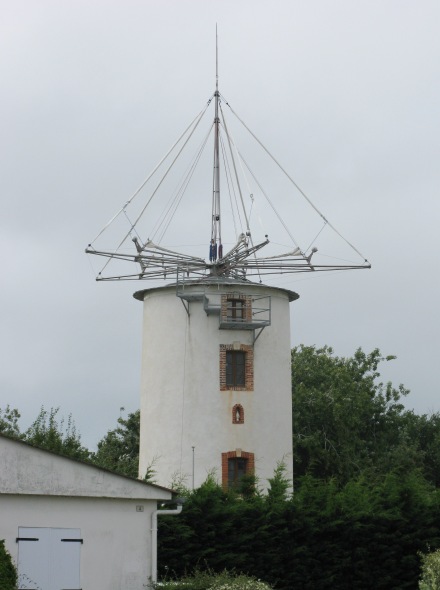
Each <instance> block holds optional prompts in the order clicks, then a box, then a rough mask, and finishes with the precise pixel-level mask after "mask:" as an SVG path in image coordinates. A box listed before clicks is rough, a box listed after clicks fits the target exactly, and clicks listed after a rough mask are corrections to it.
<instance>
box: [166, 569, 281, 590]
mask: <svg viewBox="0 0 440 590" xmlns="http://www.w3.org/2000/svg"><path fill="white" fill-rule="evenodd" d="M154 587H155V588H157V589H159V588H161V589H163V590H271V586H269V585H268V584H266V583H265V582H261V581H260V580H257V579H256V578H253V577H251V576H245V575H244V574H235V573H233V572H228V571H226V570H225V571H223V572H221V573H214V572H213V571H211V570H209V569H208V570H200V569H196V570H194V572H193V573H192V574H190V575H187V576H184V577H182V578H179V579H176V580H166V581H163V582H160V583H159V584H156V585H155V586H154Z"/></svg>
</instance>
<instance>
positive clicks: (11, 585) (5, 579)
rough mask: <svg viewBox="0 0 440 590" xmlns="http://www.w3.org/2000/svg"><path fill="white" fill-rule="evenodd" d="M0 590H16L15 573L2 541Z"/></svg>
mask: <svg viewBox="0 0 440 590" xmlns="http://www.w3.org/2000/svg"><path fill="white" fill-rule="evenodd" d="M0 588H1V589H2V590H15V588H17V572H16V570H15V567H14V564H13V563H12V558H11V555H10V554H9V552H8V551H6V548H5V542H4V541H0Z"/></svg>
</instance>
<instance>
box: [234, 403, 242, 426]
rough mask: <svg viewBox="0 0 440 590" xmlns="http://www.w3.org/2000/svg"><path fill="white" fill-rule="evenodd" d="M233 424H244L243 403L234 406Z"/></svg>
mask: <svg viewBox="0 0 440 590" xmlns="http://www.w3.org/2000/svg"><path fill="white" fill-rule="evenodd" d="M232 424H244V410H243V406H242V405H241V404H235V406H234V407H233V408H232Z"/></svg>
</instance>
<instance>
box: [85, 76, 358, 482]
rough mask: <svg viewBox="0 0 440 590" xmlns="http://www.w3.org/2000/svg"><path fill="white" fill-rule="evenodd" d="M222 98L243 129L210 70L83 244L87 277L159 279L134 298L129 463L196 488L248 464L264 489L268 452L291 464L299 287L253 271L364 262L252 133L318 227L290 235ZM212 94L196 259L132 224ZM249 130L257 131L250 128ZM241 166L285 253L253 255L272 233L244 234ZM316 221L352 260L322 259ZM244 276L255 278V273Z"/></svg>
mask: <svg viewBox="0 0 440 590" xmlns="http://www.w3.org/2000/svg"><path fill="white" fill-rule="evenodd" d="M222 103H225V104H226V105H227V106H228V107H229V108H230V110H231V112H232V113H233V114H234V115H235V116H236V117H237V119H238V120H239V121H240V122H241V123H242V124H243V126H244V127H245V128H246V129H247V131H249V132H250V130H249V129H248V128H247V126H246V125H245V124H244V123H243V121H242V120H241V119H240V118H239V117H238V116H237V115H236V113H235V112H234V111H233V110H232V108H231V107H230V105H229V103H227V102H226V101H225V100H224V99H223V97H222V96H221V94H220V92H219V89H218V68H217V69H216V89H215V92H214V94H213V95H212V97H211V98H210V100H209V101H208V103H207V105H206V106H205V108H204V109H203V110H202V111H201V113H199V114H198V115H197V116H196V118H195V119H194V120H193V121H192V123H191V124H190V125H189V126H188V128H187V129H186V130H185V132H184V133H183V134H182V135H181V136H180V138H179V139H178V140H177V141H176V143H175V144H174V145H173V147H172V148H171V149H170V151H169V152H168V154H167V155H166V156H165V157H164V158H163V159H162V160H161V162H160V163H159V164H158V166H156V168H155V169H154V170H153V172H152V173H151V174H150V175H149V176H148V178H147V179H146V180H145V181H144V182H143V183H142V185H141V186H140V187H139V189H138V190H137V191H135V193H134V194H133V195H132V196H131V198H130V199H129V200H128V201H127V202H126V203H125V205H124V206H123V207H122V209H121V210H120V211H119V212H118V213H117V214H116V215H115V216H114V217H113V218H112V219H111V220H110V222H109V223H108V224H107V225H106V226H105V227H104V229H103V230H102V231H101V232H100V233H99V234H98V235H97V236H96V238H95V240H94V241H93V242H92V243H91V244H89V246H88V247H87V249H86V252H87V253H89V254H93V255H97V256H104V257H105V258H107V261H106V263H105V264H104V267H103V268H102V270H101V271H100V272H99V273H98V275H97V280H100V281H106V280H107V281H109V280H113V281H114V280H116V281H118V280H149V281H159V280H161V281H162V282H163V283H164V284H162V285H161V286H157V284H155V285H154V286H152V287H150V288H146V289H142V290H138V291H136V292H135V294H134V297H135V298H136V299H137V300H139V301H142V302H143V318H144V319H143V351H142V377H141V404H140V408H141V438H140V465H139V473H140V476H141V477H143V476H144V475H145V473H146V471H147V470H148V469H153V470H154V471H155V474H156V481H157V483H159V484H162V485H170V483H171V482H172V481H176V479H177V480H181V481H183V482H184V483H185V484H186V485H188V486H191V485H192V486H195V487H197V486H199V485H200V484H201V483H202V482H203V481H204V480H205V479H206V477H207V475H208V474H209V473H213V474H215V475H216V477H217V479H218V481H219V482H221V484H222V485H223V486H224V487H230V486H235V485H237V484H238V483H239V482H240V480H241V478H242V477H243V475H245V474H251V473H253V474H255V475H256V476H257V477H258V479H259V481H260V485H262V487H264V486H265V484H266V481H267V478H268V477H271V476H272V474H273V470H274V468H275V467H276V465H277V463H278V462H280V461H284V463H285V465H286V467H287V471H288V473H289V472H290V466H291V464H292V460H291V459H292V398H291V374H290V370H291V369H290V303H291V302H293V301H295V300H296V299H298V297H299V296H298V295H297V294H296V293H295V292H293V291H290V290H288V289H284V288H279V287H275V286H270V285H268V284H264V283H263V280H262V277H263V276H264V275H275V276H278V275H280V274H287V275H290V274H292V273H302V272H312V273H315V272H318V271H329V270H344V269H355V268H359V269H360V268H369V267H370V265H369V263H368V261H367V260H366V259H364V257H363V256H362V255H361V254H360V252H359V251H358V250H356V248H354V247H353V246H352V245H351V244H350V243H349V242H347V241H346V240H345V239H344V238H342V236H341V234H340V233H339V232H337V230H336V229H335V228H334V227H333V226H332V225H331V224H330V223H329V221H328V220H327V219H326V218H325V217H324V216H323V215H322V214H321V213H320V212H319V210H318V209H317V208H316V207H315V206H314V205H313V204H312V203H311V201H310V199H309V198H308V197H307V196H306V195H305V193H304V192H303V191H302V190H301V189H300V188H299V187H298V185H297V184H296V183H295V182H294V181H293V179H292V178H291V177H290V176H289V175H288V174H287V173H286V172H285V170H284V169H283V168H282V167H281V165H280V164H279V163H278V162H277V161H276V160H275V159H274V158H273V156H271V154H270V153H269V152H268V150H267V149H266V148H265V147H264V146H263V145H262V144H261V142H260V141H259V140H258V139H257V143H258V144H259V145H260V146H261V147H262V148H263V151H264V152H266V154H268V155H269V156H270V158H272V162H273V163H275V165H276V166H277V167H278V168H279V169H280V170H281V171H282V172H283V173H284V175H285V176H286V178H287V179H288V180H289V182H290V183H291V185H292V186H293V188H294V189H295V190H296V191H297V192H298V193H299V194H300V196H301V197H303V198H304V200H305V202H306V204H307V205H310V206H311V209H312V212H313V213H314V214H316V215H317V216H318V218H319V221H320V223H321V224H322V226H323V227H322V229H321V230H320V231H319V232H318V235H317V236H316V238H315V239H314V240H312V242H311V243H310V246H309V247H308V248H307V249H302V248H301V247H300V246H299V245H298V242H297V241H296V240H295V239H294V238H293V236H292V235H291V233H290V231H289V228H288V227H287V224H286V223H285V220H284V218H283V216H282V215H279V214H278V213H277V211H276V210H275V208H274V205H273V203H272V201H271V200H270V199H269V197H268V195H267V194H266V193H265V191H264V190H263V189H262V186H261V184H260V183H259V182H258V181H257V180H256V176H255V174H254V173H253V172H252V171H251V170H250V168H249V166H248V164H247V162H246V160H245V159H244V157H243V156H242V154H241V153H240V152H239V151H238V148H237V146H236V144H235V141H234V138H233V136H232V134H231V133H230V131H229V125H228V124H227V122H226V118H225V115H224V112H223V108H222ZM212 104H213V105H214V110H215V113H214V120H213V123H212V125H211V128H210V129H211V130H212V132H213V136H214V164H213V175H212V203H211V235H210V240H209V250H208V251H209V260H205V259H204V258H201V257H196V256H193V255H192V254H188V253H182V252H177V251H174V250H171V249H168V248H165V247H163V246H161V245H160V243H158V241H157V239H153V238H149V239H147V240H145V241H144V240H143V239H142V235H141V232H140V230H139V226H140V221H141V219H143V218H144V214H145V212H146V211H147V208H148V207H149V206H150V204H151V203H152V201H153V200H154V199H156V195H157V194H158V192H159V190H160V189H163V186H164V182H165V179H167V178H168V173H169V170H170V169H171V167H172V165H173V164H174V163H175V161H176V160H177V158H178V157H179V156H180V154H181V153H182V151H183V149H184V148H185V147H186V146H187V144H188V143H189V141H190V139H191V138H192V137H193V135H194V133H195V131H196V129H197V128H198V126H199V123H200V121H201V119H202V117H203V115H204V113H205V112H206V110H207V108H208V107H209V106H210V105H212ZM250 134H251V136H252V137H253V138H254V139H256V137H255V135H254V134H253V133H252V132H250ZM205 143H206V140H205ZM205 143H204V144H205ZM204 144H203V145H204ZM199 153H200V151H199V152H197V154H199ZM198 160H199V155H197V157H196V158H194V159H193V160H192V161H191V164H190V166H189V168H188V172H187V173H186V174H185V175H184V176H183V181H182V184H181V188H179V189H178V190H176V191H175V193H174V196H173V197H172V198H171V199H170V200H169V201H168V202H167V204H166V206H165V208H164V214H163V219H162V221H160V222H159V224H156V226H155V227H156V228H158V227H159V228H165V229H164V230H163V232H162V236H164V235H165V233H166V228H167V227H168V226H169V224H170V222H171V219H172V218H173V217H174V215H175V212H176V210H177V207H178V205H179V204H180V202H181V200H182V198H183V195H184V193H185V191H186V189H187V188H188V185H189V180H190V179H191V178H192V176H193V173H194V169H195V167H196V165H197V163H198ZM169 161H171V164H170V165H169V166H168V164H167V162H169ZM222 164H223V167H222ZM161 166H164V167H165V172H163V174H162V176H161V177H160V178H159V180H158V181H157V182H156V184H155V185H153V187H152V189H151V191H150V192H149V193H148V195H147V198H146V204H145V205H142V206H141V207H140V208H139V209H138V212H137V213H135V214H134V216H132V215H130V216H129V214H128V210H129V207H130V206H131V205H132V204H133V202H134V200H135V198H138V196H139V195H140V194H142V192H143V191H144V189H145V187H146V186H147V185H148V183H149V182H150V181H151V179H152V178H153V177H155V175H156V173H157V172H158V170H159V169H160V168H161ZM221 168H222V169H223V173H224V174H225V178H226V182H225V184H226V185H227V187H228V189H229V191H232V193H233V194H234V197H235V202H236V205H235V207H236V209H237V211H238V210H239V211H240V213H239V217H240V220H241V224H242V225H241V227H242V231H241V232H238V231H235V233H236V238H235V239H236V242H235V245H234V246H232V247H231V248H230V249H229V250H228V251H227V252H224V251H223V250H224V249H223V241H222V229H224V227H222V221H223V210H222V206H223V202H222V201H221V198H220V180H221V174H220V171H221ZM240 170H241V172H242V173H243V172H244V171H245V170H248V172H249V174H248V176H251V177H252V179H253V180H255V183H256V186H257V188H258V190H259V191H260V193H261V195H262V196H263V197H264V198H266V199H267V201H268V202H269V204H270V207H271V209H272V210H273V211H275V214H276V217H277V218H278V221H279V222H280V224H281V225H282V227H283V228H284V230H285V232H286V233H287V235H288V236H289V238H291V243H290V245H289V248H290V249H289V251H287V252H285V253H282V254H279V253H274V254H272V253H271V255H268V256H266V257H259V256H257V252H258V251H259V250H260V249H262V248H266V249H269V248H270V243H269V239H268V236H267V235H265V236H264V239H261V241H259V242H258V243H255V242H254V237H253V233H252V232H251V227H250V214H249V210H250V209H249V207H252V204H253V201H254V194H253V193H251V194H250V195H249V196H250V201H251V204H250V206H249V204H247V203H246V199H245V196H246V195H245V191H244V189H243V186H244V184H243V181H242V180H240ZM231 187H232V188H231ZM248 192H250V191H248ZM156 200H157V199H156ZM231 202H232V199H231ZM120 219H122V220H123V221H126V222H128V229H127V230H126V231H125V232H124V237H123V238H122V240H120V241H119V242H118V246H117V248H116V249H115V250H111V251H108V250H103V249H100V248H98V247H97V246H96V247H95V243H96V242H97V241H98V239H100V238H101V235H102V234H103V232H104V231H105V230H108V228H109V227H110V226H112V225H113V223H114V222H115V221H117V220H120ZM234 224H235V221H234ZM324 229H325V230H329V229H330V230H332V231H333V233H334V234H335V235H336V236H337V237H338V238H340V239H341V240H342V241H343V242H345V245H347V246H348V247H349V249H350V250H351V251H354V252H356V254H357V255H358V256H359V257H360V258H361V262H353V261H347V260H345V259H344V260H342V261H341V258H339V257H337V258H335V260H333V261H332V262H329V258H328V256H327V257H326V258H324V259H322V260H320V259H319V255H317V252H318V249H317V247H316V243H317V238H318V237H320V238H321V237H322V235H323V234H324V233H325V232H323V230H324ZM148 231H150V230H148ZM155 231H156V235H157V230H155ZM159 233H160V232H159ZM147 235H148V234H147ZM150 235H151V234H150ZM130 240H131V242H132V249H131V250H130V251H127V250H126V249H125V247H126V245H127V243H129V242H130ZM312 258H313V261H312ZM109 263H112V265H115V264H125V263H131V264H134V265H135V268H136V270H135V271H134V272H132V273H130V274H126V273H125V272H123V271H119V270H118V269H116V270H115V271H114V272H113V274H107V266H108V265H109ZM254 277H255V279H256V280H257V281H258V282H254V280H255V279H254ZM253 279H254V280H253Z"/></svg>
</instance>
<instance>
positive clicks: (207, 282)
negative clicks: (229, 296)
mask: <svg viewBox="0 0 440 590" xmlns="http://www.w3.org/2000/svg"><path fill="white" fill-rule="evenodd" d="M213 286H214V287H221V286H225V287H227V288H228V289H234V290H237V289H240V288H249V287H253V288H255V289H270V290H273V291H278V292H281V293H284V294H285V295H287V297H288V298H289V302H291V301H296V299H299V295H298V293H295V291H290V290H289V289H282V288H280V287H272V285H265V284H263V283H253V282H252V281H240V280H238V279H232V278H227V279H226V278H224V277H204V278H202V279H200V280H192V279H191V280H185V281H182V283H179V284H176V283H172V284H167V285H162V286H159V287H150V288H148V289H142V290H140V291H136V292H135V293H133V297H134V298H135V299H138V300H139V301H143V300H144V299H145V295H147V294H148V293H154V292H157V291H160V290H166V291H169V290H170V289H174V290H175V291H176V293H177V291H179V289H182V288H184V289H187V288H188V287H189V288H193V287H194V288H198V289H201V290H203V289H204V288H205V287H213Z"/></svg>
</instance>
